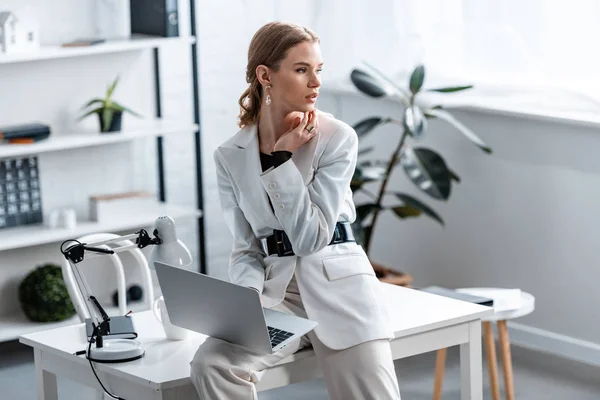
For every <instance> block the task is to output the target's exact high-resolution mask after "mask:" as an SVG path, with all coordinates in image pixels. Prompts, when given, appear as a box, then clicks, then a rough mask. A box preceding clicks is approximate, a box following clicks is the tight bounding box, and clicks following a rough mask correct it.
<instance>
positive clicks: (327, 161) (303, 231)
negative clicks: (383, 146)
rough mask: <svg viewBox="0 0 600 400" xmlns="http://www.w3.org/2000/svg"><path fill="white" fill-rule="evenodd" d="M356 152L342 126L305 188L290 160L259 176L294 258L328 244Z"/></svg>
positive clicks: (348, 130)
mask: <svg viewBox="0 0 600 400" xmlns="http://www.w3.org/2000/svg"><path fill="white" fill-rule="evenodd" d="M357 152H358V137H357V135H356V132H355V131H354V129H352V127H350V126H347V125H344V126H342V127H341V128H340V129H339V130H338V131H336V132H335V133H334V134H333V135H331V136H330V138H329V141H328V143H327V145H326V146H325V149H324V151H323V154H322V156H321V159H320V160H319V165H318V168H317V170H316V171H315V176H314V179H313V181H312V182H311V183H310V184H309V185H305V184H304V180H303V178H302V175H301V173H300V171H299V170H298V168H297V167H296V164H294V162H293V160H288V161H286V162H284V163H283V164H281V165H280V166H279V167H277V168H272V169H269V170H267V171H265V172H263V173H262V174H261V181H262V184H263V187H264V188H265V190H266V192H267V193H268V195H269V197H270V199H271V203H272V204H273V209H274V212H275V216H276V217H277V219H278V220H279V222H280V223H281V225H282V227H283V230H284V231H285V233H286V234H287V236H288V238H289V239H290V243H291V244H292V249H293V250H294V253H295V254H296V255H298V256H306V255H310V254H313V253H316V252H318V251H320V250H321V249H323V248H325V246H327V245H328V244H329V242H330V241H331V238H332V237H333V231H334V229H335V224H336V223H337V221H338V217H339V214H340V210H341V207H342V206H343V204H344V199H345V197H346V195H347V193H348V191H349V190H350V181H351V179H352V176H353V175H354V168H355V166H356V158H357ZM351 222H352V221H351Z"/></svg>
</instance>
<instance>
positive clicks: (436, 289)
mask: <svg viewBox="0 0 600 400" xmlns="http://www.w3.org/2000/svg"><path fill="white" fill-rule="evenodd" d="M420 290H421V291H423V292H427V293H433V294H437V295H440V296H445V297H450V298H453V299H456V300H462V301H468V302H470V303H475V304H480V305H482V306H488V307H493V306H494V300H493V299H490V298H488V297H480V296H474V295H472V294H467V293H461V292H457V291H456V290H454V289H448V288H444V287H441V286H427V287H424V288H421V289H420Z"/></svg>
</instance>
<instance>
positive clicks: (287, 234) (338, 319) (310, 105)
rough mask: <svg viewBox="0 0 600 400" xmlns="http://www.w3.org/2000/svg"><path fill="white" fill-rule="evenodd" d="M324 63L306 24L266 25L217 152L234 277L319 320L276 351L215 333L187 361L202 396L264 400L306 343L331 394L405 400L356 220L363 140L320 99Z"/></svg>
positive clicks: (272, 304) (284, 307) (268, 301)
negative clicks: (275, 374)
mask: <svg viewBox="0 0 600 400" xmlns="http://www.w3.org/2000/svg"><path fill="white" fill-rule="evenodd" d="M322 65H323V60H322V59H321V52H320V47H319V38H318V37H317V36H316V35H315V34H314V33H313V32H311V31H310V30H309V29H307V28H304V27H301V26H297V25H293V24H287V23H281V22H274V23H269V24H267V25H265V26H263V27H262V28H261V29H259V30H258V31H257V32H256V34H255V35H254V37H253V38H252V41H251V43H250V48H249V51H248V66H247V70H246V80H247V82H248V84H249V87H248V89H247V90H246V91H245V92H244V93H243V94H242V96H241V98H240V101H239V103H240V106H241V113H240V127H241V128H242V129H241V130H240V131H239V132H238V133H237V134H236V135H234V136H233V137H232V138H231V139H229V140H227V141H226V142H225V143H224V144H223V145H221V146H220V147H219V148H218V149H217V150H216V151H215V154H214V157H215V163H216V166H217V178H218V186H219V195H220V200H221V207H222V209H223V213H224V216H225V220H226V222H227V224H228V226H229V229H230V230H231V232H232V234H233V237H234V243H233V249H232V254H231V259H230V266H229V275H230V278H231V280H232V282H234V283H237V284H239V285H244V286H247V287H252V288H254V289H255V290H257V291H258V292H259V293H260V295H261V301H262V303H263V306H264V307H267V308H273V309H275V310H278V311H283V312H288V313H293V314H295V315H299V316H302V317H308V318H309V319H311V320H314V321H317V322H318V326H317V327H316V328H315V329H314V331H312V332H310V333H308V334H307V335H306V336H305V337H303V338H302V339H300V340H297V341H295V342H293V343H292V344H289V345H288V346H286V347H284V348H283V349H282V350H280V351H278V352H276V353H275V354H269V355H264V354H256V353H253V352H251V351H249V350H246V349H243V348H241V347H239V346H236V345H232V344H230V343H227V342H225V341H222V340H219V339H215V338H209V339H208V340H207V341H206V342H205V343H203V345H201V346H200V348H199V349H198V352H197V353H196V355H195V357H194V360H193V361H192V362H191V377H192V381H193V383H194V385H195V387H196V389H197V390H198V393H199V394H200V398H201V399H211V400H212V399H214V400H220V399H227V400H237V399H256V398H257V395H256V389H255V387H254V382H257V381H258V380H259V379H260V377H261V375H262V371H264V370H265V369H266V368H268V367H270V366H272V365H274V364H276V363H277V362H279V361H280V360H281V359H283V358H285V357H287V356H288V355H290V354H292V353H294V352H296V351H297V350H299V349H301V348H303V347H306V346H308V345H312V346H313V348H314V350H315V353H316V356H317V359H318V362H319V365H320V367H321V369H322V372H323V377H324V379H325V382H326V384H327V390H328V392H329V395H330V397H331V398H333V399H339V400H351V399H377V400H384V399H399V398H400V394H399V390H398V383H397V380H396V375H395V372H394V364H393V360H392V356H391V350H390V344H389V339H390V338H391V337H392V335H393V333H392V332H391V329H390V327H389V326H388V318H387V315H386V313H385V311H384V309H385V305H384V304H383V303H381V301H380V299H379V297H378V293H379V290H378V284H379V283H378V281H377V279H376V278H375V274H374V272H373V268H372V267H371V265H370V263H369V260H368V258H367V256H366V254H365V253H364V251H363V249H362V247H360V246H359V245H358V244H356V242H355V241H354V240H353V235H352V231H351V228H350V223H352V222H353V221H354V220H355V218H356V211H355V207H354V203H353V201H352V191H351V190H350V180H351V178H352V175H353V172H354V167H355V165H356V157H357V142H358V139H357V136H356V133H355V132H354V130H353V129H352V128H351V127H350V126H348V125H347V124H345V123H343V122H341V121H338V120H336V119H335V118H333V116H331V115H329V114H325V113H321V112H319V111H317V110H316V108H315V102H316V99H317V95H318V92H319V87H320V85H321V81H320V77H319V74H320V72H321V68H322ZM275 237H277V238H278V239H279V240H277V239H275ZM278 241H279V242H280V243H279V244H278V243H277V242H278Z"/></svg>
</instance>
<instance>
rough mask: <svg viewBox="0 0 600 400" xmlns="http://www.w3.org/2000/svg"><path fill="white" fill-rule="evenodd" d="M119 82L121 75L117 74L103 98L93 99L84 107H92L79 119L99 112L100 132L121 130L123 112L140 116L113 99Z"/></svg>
mask: <svg viewBox="0 0 600 400" xmlns="http://www.w3.org/2000/svg"><path fill="white" fill-rule="evenodd" d="M118 83H119V77H118V76H117V78H115V80H114V81H113V82H112V83H111V84H110V85H109V86H108V88H107V89H106V95H105V96H104V98H103V99H100V98H96V99H92V100H90V101H89V102H88V103H86V104H85V105H84V106H83V107H82V108H83V109H84V110H85V109H89V108H92V109H91V110H88V111H87V112H86V113H85V114H83V115H82V116H81V117H80V118H79V119H80V120H81V119H83V118H86V117H87V116H89V115H92V114H97V115H98V120H99V121H100V132H117V131H120V130H121V117H122V115H123V112H128V113H130V114H132V115H135V116H136V117H140V115H139V114H138V113H136V112H134V111H132V110H130V109H129V108H127V107H125V106H123V105H121V104H119V103H117V102H116V101H114V100H113V99H112V96H113V93H114V91H115V89H116V88H117V84H118Z"/></svg>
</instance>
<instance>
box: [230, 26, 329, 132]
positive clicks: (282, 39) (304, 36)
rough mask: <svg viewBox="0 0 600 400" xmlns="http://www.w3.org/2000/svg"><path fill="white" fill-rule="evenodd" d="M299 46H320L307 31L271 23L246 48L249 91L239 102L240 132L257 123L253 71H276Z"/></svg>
mask: <svg viewBox="0 0 600 400" xmlns="http://www.w3.org/2000/svg"><path fill="white" fill-rule="evenodd" d="M302 42H319V37H318V36H317V35H316V34H315V33H314V32H313V31H311V30H310V29H308V28H305V27H303V26H300V25H296V24H292V23H287V22H270V23H268V24H266V25H264V26H263V27H261V28H260V29H259V30H258V31H257V32H256V33H255V34H254V36H253V37H252V41H251V42H250V47H249V48H248V64H247V66H246V82H248V88H247V89H246V90H245V91H244V93H243V94H242V95H241V97H240V100H239V104H240V115H239V122H238V125H239V126H240V128H243V127H245V126H247V125H252V124H255V123H256V122H257V120H258V115H259V112H260V105H261V101H262V96H263V90H262V86H261V84H260V82H259V81H258V78H257V76H256V68H257V67H258V66H259V65H265V66H267V67H269V68H271V69H273V70H275V71H277V70H278V69H279V67H280V64H281V61H282V60H283V59H285V57H286V55H287V52H288V50H289V49H290V48H292V47H294V46H295V45H297V44H299V43H302Z"/></svg>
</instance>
